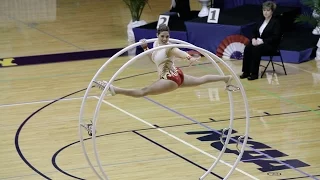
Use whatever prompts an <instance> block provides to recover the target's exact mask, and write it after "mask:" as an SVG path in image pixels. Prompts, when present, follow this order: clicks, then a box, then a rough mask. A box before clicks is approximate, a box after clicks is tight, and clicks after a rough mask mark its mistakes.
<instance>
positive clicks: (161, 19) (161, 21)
mask: <svg viewBox="0 0 320 180" xmlns="http://www.w3.org/2000/svg"><path fill="white" fill-rule="evenodd" d="M169 18H170V16H167V15H160V16H159V19H158V25H157V28H159V26H160V25H162V24H165V25H167V26H168V23H169Z"/></svg>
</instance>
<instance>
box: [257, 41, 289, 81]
mask: <svg viewBox="0 0 320 180" xmlns="http://www.w3.org/2000/svg"><path fill="white" fill-rule="evenodd" d="M282 39H283V36H281V40H282ZM280 42H281V41H280ZM279 45H280V43H279ZM264 56H270V60H269V62H268V64H267V66H264V65H261V64H260V66H262V67H264V71H263V72H262V74H261V78H262V77H263V75H264V74H265V72H266V70H267V68H268V66H269V64H270V63H271V65H272V69H273V73H275V72H276V71H275V69H274V64H275V65H278V66H281V67H283V70H284V73H285V75H287V71H286V68H285V66H284V64H283V59H282V55H281V52H280V49H279V46H278V48H277V50H276V51H275V52H273V53H271V54H268V55H264ZM274 56H280V59H281V64H278V63H276V62H273V57H274Z"/></svg>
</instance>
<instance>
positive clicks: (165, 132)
mask: <svg viewBox="0 0 320 180" xmlns="http://www.w3.org/2000/svg"><path fill="white" fill-rule="evenodd" d="M95 98H96V99H98V100H99V98H98V97H97V96H95ZM102 102H103V103H105V104H107V105H109V106H111V107H113V108H115V109H117V110H119V111H121V112H122V113H124V114H126V115H128V116H130V117H132V118H134V119H136V120H138V121H140V122H142V123H144V124H146V125H148V126H150V127H152V128H155V129H157V130H158V131H160V132H162V133H164V134H166V135H168V136H170V137H171V138H173V139H175V140H177V141H179V142H181V143H183V144H185V145H187V146H189V147H191V148H193V149H194V150H197V151H199V152H200V153H202V154H204V155H207V156H208V157H210V158H212V159H215V160H216V159H217V158H216V157H215V156H213V155H211V154H209V153H207V152H205V151H203V150H202V149H199V148H197V147H195V146H193V145H191V144H189V143H187V142H185V141H184V140H182V139H180V138H178V137H176V136H174V135H172V134H170V133H168V132H167V131H164V130H162V129H161V128H157V127H156V126H154V125H152V124H150V123H149V122H147V121H145V120H143V119H141V118H139V117H137V116H135V115H133V114H131V113H129V112H127V111H125V110H123V109H121V108H119V107H117V106H115V105H113V104H111V103H109V102H107V101H105V100H102ZM219 162H221V163H222V164H224V165H226V166H228V167H230V168H232V167H233V166H232V165H231V164H229V163H226V162H225V161H222V160H220V161H219ZM235 170H236V171H238V172H240V173H242V174H244V175H246V176H248V177H250V178H251V179H258V178H256V177H254V176H252V175H251V174H248V173H247V172H244V171H242V170H241V169H238V168H236V169H235Z"/></svg>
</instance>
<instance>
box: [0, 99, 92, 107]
mask: <svg viewBox="0 0 320 180" xmlns="http://www.w3.org/2000/svg"><path fill="white" fill-rule="evenodd" d="M92 97H94V96H88V98H92ZM77 99H83V97H75V98H66V99H61V100H59V101H70V100H77ZM55 100H57V99H49V100H40V101H31V102H22V103H14V104H0V108H1V107H12V106H22V105H30V104H40V103H50V102H52V101H55Z"/></svg>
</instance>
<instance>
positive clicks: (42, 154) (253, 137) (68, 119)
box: [0, 0, 320, 180]
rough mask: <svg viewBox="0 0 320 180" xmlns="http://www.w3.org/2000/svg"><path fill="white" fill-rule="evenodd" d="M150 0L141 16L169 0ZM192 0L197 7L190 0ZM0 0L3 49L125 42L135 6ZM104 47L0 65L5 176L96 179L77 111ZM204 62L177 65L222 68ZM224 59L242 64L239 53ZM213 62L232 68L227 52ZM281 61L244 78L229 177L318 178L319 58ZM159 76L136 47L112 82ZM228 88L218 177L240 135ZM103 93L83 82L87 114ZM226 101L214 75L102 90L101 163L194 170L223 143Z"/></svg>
mask: <svg viewBox="0 0 320 180" xmlns="http://www.w3.org/2000/svg"><path fill="white" fill-rule="evenodd" d="M13 2H15V3H16V7H18V5H19V7H20V8H21V9H26V7H28V6H27V4H22V1H19V0H11V1H6V4H5V5H6V7H12V6H13V5H12V4H10V3H13ZM41 5H42V6H41ZM0 6H1V5H0ZM44 6H45V8H44ZM150 6H151V9H150V8H149V7H146V8H145V10H144V13H143V15H142V19H144V20H146V21H147V22H151V21H155V20H157V18H158V15H159V14H160V13H162V12H164V11H166V10H167V9H168V7H169V6H170V2H164V1H160V0H157V1H151V2H150ZM191 6H192V7H193V8H194V9H197V8H200V7H199V4H198V2H197V1H192V2H191ZM3 7H4V5H3V6H2V9H1V10H2V12H1V13H0V16H1V21H2V23H0V29H1V31H0V34H1V35H0V37H1V38H0V52H1V53H0V57H1V58H6V57H21V56H31V55H45V54H55V53H65V52H82V51H90V50H98V49H112V48H123V47H126V46H127V34H126V26H127V24H128V22H129V21H130V14H129V11H128V10H127V8H126V7H125V5H124V3H123V2H122V1H116V0H109V1H100V0H91V1H85V0H67V1H65V0H64V1H62V0H57V1H56V0H48V1H47V4H41V1H39V6H38V8H40V10H43V9H46V11H45V13H44V11H40V10H39V11H36V10H37V9H31V10H32V11H30V12H37V13H40V14H41V13H42V15H43V18H42V19H34V18H35V17H34V16H32V14H31V15H30V14H23V13H18V12H15V13H14V12H13V10H12V11H9V10H8V8H3ZM22 7H25V8H22ZM29 8H31V7H29ZM33 8H35V7H33ZM5 9H7V11H6V10H5ZM21 9H20V10H21ZM32 18H33V19H32ZM130 58H131V57H128V56H123V57H119V58H117V59H116V60H115V61H114V62H112V63H111V64H110V65H109V66H108V67H107V70H105V71H104V72H103V73H102V74H101V75H100V76H99V79H106V80H108V79H110V78H111V77H112V75H113V74H114V73H115V72H116V71H117V70H118V69H119V68H120V67H121V66H122V65H123V64H124V63H126V62H127V61H128V60H129V59H130ZM108 59H109V58H102V59H90V60H84V61H71V62H60V63H51V64H39V65H30V66H17V67H8V68H1V70H0V94H1V95H0V112H1V114H0V120H1V121H0V130H1V132H2V135H1V136H0V147H1V148H0V169H1V170H0V179H1V180H15V179H24V180H29V179H30V180H35V179H59V180H60V179H98V177H97V176H96V175H95V174H94V172H93V171H92V170H91V168H90V166H89V165H88V163H87V161H86V159H85V156H84V153H83V152H82V149H81V145H80V143H79V134H78V123H79V112H80V107H81V102H82V99H83V95H84V93H85V91H86V88H87V86H88V84H89V82H90V81H91V79H92V78H93V76H94V75H95V73H96V72H97V71H98V70H99V68H100V67H101V66H102V65H103V64H104V63H105V62H106V61H107V60H108ZM208 62H209V61H208V60H206V59H205V58H202V60H201V62H199V63H198V64H196V65H195V66H192V67H188V66H187V64H188V63H187V62H182V61H179V62H177V66H180V67H181V68H182V70H183V71H184V73H186V74H190V75H194V76H202V75H206V74H218V70H217V68H215V67H214V66H213V65H210V64H208ZM226 63H227V64H228V65H229V66H230V67H231V68H232V69H233V71H234V72H236V74H238V75H239V74H240V72H241V64H242V63H241V61H237V60H234V61H226ZM263 63H266V62H263ZM218 65H219V67H221V69H222V70H223V72H224V73H226V74H228V71H227V70H226V68H225V67H224V66H223V64H221V63H219V64H218ZM286 68H287V72H288V75H284V73H283V70H282V69H281V68H276V72H277V73H275V74H272V73H271V72H267V74H266V76H264V77H263V78H261V79H258V80H256V81H247V80H241V83H242V85H243V86H244V88H245V90H246V95H247V101H248V103H249V108H250V109H249V112H250V131H249V140H248V144H247V147H246V151H245V152H244V155H243V157H242V160H241V162H240V163H239V165H238V166H237V169H236V170H235V171H234V173H233V174H232V175H231V177H230V179H237V180H244V179H261V180H272V179H274V180H276V179H277V180H291V179H299V180H300V179H320V156H319V152H320V148H319V147H320V137H319V136H320V131H319V128H320V121H319V120H320V103H319V102H320V69H318V68H317V66H316V63H315V62H314V60H312V61H308V62H306V63H302V64H286ZM229 74H230V73H229ZM156 79H157V73H156V72H155V68H154V66H153V64H152V63H151V62H149V61H148V59H147V58H146V57H143V58H141V59H139V60H137V61H136V62H134V63H133V64H132V65H131V66H129V67H128V68H126V69H125V70H124V71H123V72H122V73H121V74H120V75H119V77H117V78H116V81H115V82H114V83H113V84H114V85H116V86H120V87H126V88H141V87H144V86H146V85H148V84H150V83H152V82H154V81H155V80H156ZM232 94H233V99H234V105H235V110H234V118H235V120H234V129H233V133H232V139H231V140H230V144H229V145H228V149H227V150H226V153H225V154H224V156H223V157H222V160H221V161H220V162H219V164H218V165H217V167H216V168H215V169H214V170H213V172H212V173H211V174H209V175H208V176H207V177H206V179H223V177H225V175H226V174H227V173H228V172H229V170H230V169H231V167H232V165H233V163H234V161H235V159H236V158H237V156H238V151H237V146H236V140H237V138H238V137H239V136H242V135H244V133H245V125H246V123H245V120H246V118H245V107H244V100H243V98H242V96H241V94H240V93H238V92H235V93H232ZM100 95H101V91H100V90H99V89H92V90H91V91H90V94H89V96H88V99H87V101H86V106H85V113H84V119H85V120H86V121H87V122H90V120H91V119H92V115H93V112H94V110H95V107H96V105H97V102H98V99H99V96H100ZM229 106H230V102H229V98H228V93H227V92H226V91H225V90H224V83H220V82H218V83H210V84H205V85H201V86H198V87H194V88H181V89H178V90H176V91H174V92H170V93H167V94H162V95H158V96H148V97H143V98H131V97H125V96H121V95H116V96H106V97H105V98H104V100H103V102H102V106H101V109H100V112H99V117H98V122H97V139H96V141H97V144H96V145H97V149H98V153H99V159H100V161H101V163H102V167H103V169H104V170H105V172H106V173H107V175H108V177H109V179H111V180H117V179H119V180H120V179H130V180H141V179H148V180H149V179H150V180H164V179H166V180H169V179H172V180H178V179H183V180H194V179H199V177H200V176H201V175H203V173H205V171H206V170H207V169H208V168H209V167H210V165H211V164H212V163H213V162H214V161H215V159H216V158H217V156H218V155H219V152H220V150H221V148H222V146H223V145H222V144H221V142H220V135H221V131H222V129H224V128H226V127H228V125H229V119H230V107H229ZM83 136H84V137H85V138H86V140H85V145H86V148H87V150H88V155H89V157H90V159H91V160H92V161H93V164H94V166H95V167H96V169H97V170H98V172H100V171H99V168H98V166H97V163H96V161H95V157H94V152H93V143H92V140H91V139H90V137H89V136H88V135H87V134H86V133H83Z"/></svg>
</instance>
